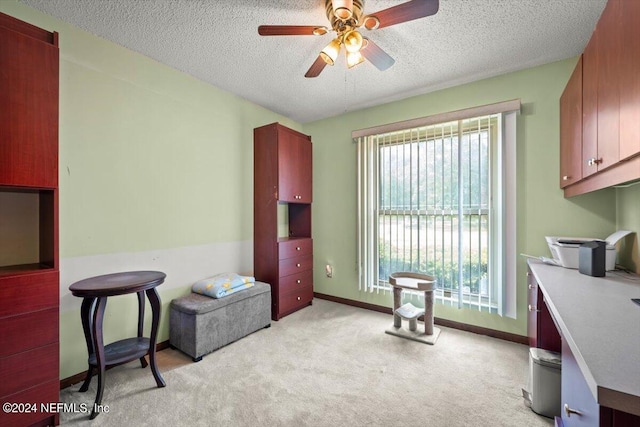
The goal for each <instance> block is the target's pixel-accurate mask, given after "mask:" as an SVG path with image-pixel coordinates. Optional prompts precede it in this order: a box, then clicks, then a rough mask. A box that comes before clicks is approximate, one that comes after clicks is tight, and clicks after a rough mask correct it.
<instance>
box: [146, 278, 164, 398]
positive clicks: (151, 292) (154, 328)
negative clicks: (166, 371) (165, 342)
mask: <svg viewBox="0 0 640 427" xmlns="http://www.w3.org/2000/svg"><path fill="white" fill-rule="evenodd" d="M146 292H147V298H149V302H150V303H151V312H152V313H153V316H152V319H151V337H150V339H149V341H150V342H149V362H150V364H151V372H153V378H155V380H156V384H157V385H158V387H165V386H166V384H165V382H164V379H163V378H162V376H161V375H160V371H158V365H156V339H157V338H158V324H159V323H160V296H159V295H158V291H156V289H155V288H151V289H147V291H146Z"/></svg>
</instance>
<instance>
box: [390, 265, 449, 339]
mask: <svg viewBox="0 0 640 427" xmlns="http://www.w3.org/2000/svg"><path fill="white" fill-rule="evenodd" d="M389 284H390V285H391V286H392V287H393V325H392V326H391V328H389V329H387V330H386V331H385V332H386V333H387V334H390V335H395V336H398V337H402V338H408V339H410V340H414V341H418V342H422V343H425V344H435V343H436V340H437V339H438V336H440V328H436V327H434V326H433V291H435V289H436V281H435V279H434V278H433V277H432V276H428V275H426V274H420V273H410V272H398V273H391V275H390V276H389ZM403 289H407V290H412V291H422V292H424V309H419V308H417V307H414V306H413V304H411V303H406V304H405V305H403V306H400V304H401V302H402V290H403ZM422 314H424V332H420V331H418V317H420V316H421V315H422ZM402 319H405V320H408V321H409V330H407V329H405V328H403V327H402Z"/></svg>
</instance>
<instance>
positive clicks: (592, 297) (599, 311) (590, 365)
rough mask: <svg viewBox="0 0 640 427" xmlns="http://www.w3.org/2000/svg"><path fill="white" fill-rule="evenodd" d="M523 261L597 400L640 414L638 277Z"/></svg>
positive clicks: (639, 291) (535, 261)
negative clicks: (600, 274)
mask: <svg viewBox="0 0 640 427" xmlns="http://www.w3.org/2000/svg"><path fill="white" fill-rule="evenodd" d="M528 263H529V266H530V267H531V270H532V272H533V274H534V276H535V278H536V280H537V282H538V284H539V286H540V288H541V289H542V293H543V294H544V296H545V301H546V303H547V306H548V307H549V310H550V311H551V314H552V316H553V317H554V319H555V320H556V322H557V325H558V327H559V328H560V332H561V334H562V336H563V338H564V339H565V340H566V341H567V344H568V345H569V348H570V349H571V351H572V352H573V355H574V356H575V358H576V361H577V362H578V366H579V367H580V370H581V371H582V374H583V375H584V377H585V379H586V380H587V384H588V385H589V388H590V389H591V392H592V393H593V396H594V397H595V399H596V401H597V402H598V403H599V404H600V405H604V406H607V407H610V408H613V409H618V410H621V411H624V412H629V413H632V414H635V415H639V416H640V305H637V304H635V303H634V302H633V301H631V298H640V277H638V276H635V275H631V274H626V273H622V272H617V271H616V272H607V275H606V277H591V276H587V275H584V274H580V273H579V272H578V270H572V269H567V268H562V267H555V266H552V265H547V264H543V263H542V262H540V261H537V260H529V261H528Z"/></svg>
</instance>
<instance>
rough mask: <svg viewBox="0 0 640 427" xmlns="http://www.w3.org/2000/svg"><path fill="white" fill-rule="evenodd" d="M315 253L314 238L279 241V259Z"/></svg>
mask: <svg viewBox="0 0 640 427" xmlns="http://www.w3.org/2000/svg"><path fill="white" fill-rule="evenodd" d="M306 255H313V240H311V239H292V240H287V241H284V242H278V259H287V258H295V257H299V256H306Z"/></svg>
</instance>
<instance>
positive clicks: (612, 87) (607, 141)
mask: <svg viewBox="0 0 640 427" xmlns="http://www.w3.org/2000/svg"><path fill="white" fill-rule="evenodd" d="M620 12H621V0H609V2H608V3H607V6H606V7H605V9H604V11H603V12H602V16H601V17H600V21H599V22H598V25H597V28H598V29H597V31H598V37H597V61H598V154H597V156H596V157H595V163H596V165H595V166H597V169H598V170H599V171H600V170H603V169H606V168H608V167H610V166H613V165H614V164H616V163H617V162H618V160H620V149H619V145H620V88H621V84H620V74H621V73H620V58H621V52H622V28H621V25H620V24H621V14H620Z"/></svg>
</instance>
